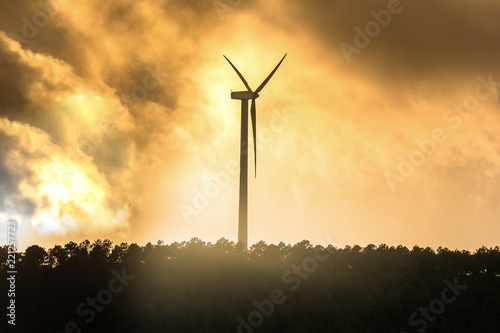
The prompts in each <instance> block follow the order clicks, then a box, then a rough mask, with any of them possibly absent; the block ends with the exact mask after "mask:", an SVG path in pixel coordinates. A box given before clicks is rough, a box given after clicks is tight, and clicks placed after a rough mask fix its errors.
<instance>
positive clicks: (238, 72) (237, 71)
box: [224, 56, 252, 91]
mask: <svg viewBox="0 0 500 333" xmlns="http://www.w3.org/2000/svg"><path fill="white" fill-rule="evenodd" d="M224 58H226V60H227V61H228V62H229V64H230V65H231V67H233V68H234V70H235V71H236V74H238V76H239V77H240V79H241V81H243V84H244V85H245V87H247V89H248V91H252V89H250V86H249V85H248V83H247V81H246V80H245V78H244V77H243V75H241V73H240V71H239V70H238V68H236V67H235V66H234V65H233V63H232V62H231V61H229V59H228V58H227V57H226V56H224Z"/></svg>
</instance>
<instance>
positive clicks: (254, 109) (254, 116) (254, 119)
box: [250, 98, 257, 178]
mask: <svg viewBox="0 0 500 333" xmlns="http://www.w3.org/2000/svg"><path fill="white" fill-rule="evenodd" d="M250 114H251V116H252V129H253V157H254V161H255V178H257V106H256V105H255V98H254V99H252V108H251V110H250Z"/></svg>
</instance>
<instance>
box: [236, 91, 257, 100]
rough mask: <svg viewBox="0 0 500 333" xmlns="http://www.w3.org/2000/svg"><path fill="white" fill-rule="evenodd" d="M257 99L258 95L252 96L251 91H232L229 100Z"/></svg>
mask: <svg viewBox="0 0 500 333" xmlns="http://www.w3.org/2000/svg"><path fill="white" fill-rule="evenodd" d="M257 97H259V94H256V95H255V96H254V94H253V92H251V91H233V92H232V93H231V99H240V100H245V99H246V100H249V99H253V98H257Z"/></svg>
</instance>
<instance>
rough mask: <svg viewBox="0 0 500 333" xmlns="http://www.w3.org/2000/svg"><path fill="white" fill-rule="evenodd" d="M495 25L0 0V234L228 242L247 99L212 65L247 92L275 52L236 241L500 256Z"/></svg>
mask: <svg viewBox="0 0 500 333" xmlns="http://www.w3.org/2000/svg"><path fill="white" fill-rule="evenodd" d="M499 12H500V3H499V2H498V1H493V0H475V1H472V0H459V1H451V0H443V1H439V2H436V1H431V0H413V1H410V0H405V1H397V0H389V1H382V0H377V1H364V2H359V1H340V0H335V1H329V2H326V1H319V0H313V1H300V0H220V1H213V0H182V1H181V0H175V1H171V0H170V1H169V0H160V1H156V0H154V1H153V0H135V1H132V0H112V1H97V0H86V1H80V0H74V1H69V0H41V1H38V2H37V1H34V0H29V1H28V0H22V1H9V2H7V1H4V2H3V4H2V14H1V20H0V66H1V67H0V88H1V89H0V95H1V98H0V221H1V222H2V223H4V224H5V225H6V221H7V220H8V219H12V218H15V219H17V220H18V221H19V223H20V228H21V231H20V233H19V236H18V237H19V239H18V242H19V245H20V248H24V247H26V246H28V245H31V244H33V243H36V244H39V245H42V246H45V247H50V246H53V245H54V244H56V243H57V244H64V243H67V242H69V241H77V242H79V241H82V240H84V239H89V240H94V239H97V238H110V239H111V240H113V241H114V242H121V241H127V242H138V243H140V244H144V243H146V242H148V241H151V242H156V241H157V240H158V239H162V240H164V241H165V242H168V243H170V242H173V241H181V240H186V239H190V238H192V237H199V238H202V239H203V240H206V241H212V242H214V241H216V240H217V239H219V238H221V237H226V238H229V239H231V240H236V237H237V216H238V205H237V204H238V177H239V176H238V163H239V138H240V137H239V136H240V104H239V102H238V101H235V100H231V99H230V92H231V89H233V90H244V86H243V84H242V83H241V81H240V80H239V79H238V77H237V76H236V74H235V73H234V71H233V70H232V69H231V67H230V66H229V64H228V63H227V62H226V61H225V59H224V58H223V55H226V56H227V57H228V58H229V59H231V61H232V62H233V63H234V64H235V65H236V66H237V67H238V69H239V70H240V71H241V72H242V73H243V75H244V76H245V78H246V79H247V81H248V82H249V84H250V86H251V87H252V88H253V89H255V88H257V86H258V85H259V84H260V83H261V82H262V80H264V78H265V77H266V76H267V75H268V74H269V72H270V71H271V70H272V69H273V68H274V66H276V64H277V63H278V61H279V60H280V59H281V57H282V56H283V55H284V54H285V53H286V52H287V53H288V56H287V58H286V59H285V61H284V62H283V64H282V65H281V67H280V68H279V70H278V71H277V73H276V74H275V76H274V77H273V79H272V80H271V81H270V83H269V84H268V85H267V86H266V87H265V89H264V90H263V92H262V93H261V94H260V95H261V97H260V98H259V99H258V100H257V105H258V108H257V111H258V112H257V124H258V126H257V128H258V132H257V136H258V140H257V151H258V165H257V178H256V179H255V178H253V177H250V178H249V243H251V244H252V243H254V242H257V241H259V240H264V241H266V242H273V243H277V242H279V241H284V242H286V243H295V242H298V241H301V240H303V239H308V240H310V241H311V242H312V243H314V244H318V243H319V244H326V243H332V244H334V245H336V246H341V247H343V246H345V245H346V244H349V245H354V244H359V245H362V246H365V245H367V244H369V243H374V244H380V243H387V244H388V245H399V244H403V245H406V246H408V247H411V246H413V245H415V244H418V245H419V246H431V247H434V248H437V247H438V246H443V247H444V246H446V247H449V248H451V249H455V248H458V249H469V250H474V249H476V248H478V247H480V246H482V245H486V246H495V245H498V243H499V242H498V239H499V235H500V224H499V215H500V192H499V191H500V184H499V181H500V154H499V152H500V140H498V129H499V127H500V105H499V94H498V88H497V85H499V86H500V62H499V61H498V59H499V58H498V57H499V55H500V42H499V41H500V38H499V37H500V36H499V34H500V32H499V31H500V20H498V13H499ZM497 82H498V83H497ZM250 133H251V131H250ZM252 154H253V153H252ZM252 174H253V157H252V156H251V157H250V162H249V175H252ZM4 229H6V227H5V228H4ZM0 233H3V235H4V236H6V235H5V234H6V232H5V231H1V232H0ZM2 237H3V236H2Z"/></svg>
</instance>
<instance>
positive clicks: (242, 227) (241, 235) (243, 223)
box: [224, 54, 286, 250]
mask: <svg viewBox="0 0 500 333" xmlns="http://www.w3.org/2000/svg"><path fill="white" fill-rule="evenodd" d="M285 57H286V54H285V55H284V56H283V58H282V59H281V61H280V62H279V63H278V65H277V66H276V67H275V68H274V70H273V71H272V72H271V74H269V76H268V77H267V78H266V79H265V80H264V82H262V83H261V85H260V86H259V87H258V88H257V90H255V91H252V89H251V88H250V86H249V85H248V83H247V81H246V80H245V78H244V77H243V75H241V73H240V71H238V69H237V68H236V67H235V66H234V65H233V63H232V62H231V61H229V59H228V58H227V57H226V56H224V58H226V60H227V61H228V62H229V64H230V65H231V67H233V69H234V70H235V72H236V74H238V76H239V78H240V79H241V81H242V82H243V84H244V85H245V87H246V88H247V89H248V90H247V91H233V92H231V99H239V100H241V138H240V207H239V217H238V242H239V243H242V245H243V250H246V249H247V242H248V221H247V208H248V200H247V199H248V198H247V193H248V192H247V180H248V142H247V141H248V100H250V99H251V100H252V106H251V110H250V114H251V117H252V130H253V153H254V160H255V178H257V106H256V104H255V100H256V99H257V98H259V93H260V92H261V91H262V89H264V87H265V86H266V84H267V83H268V82H269V80H271V77H272V76H273V75H274V73H275V72H276V71H277V70H278V67H280V65H281V63H282V62H283V60H285Z"/></svg>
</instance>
